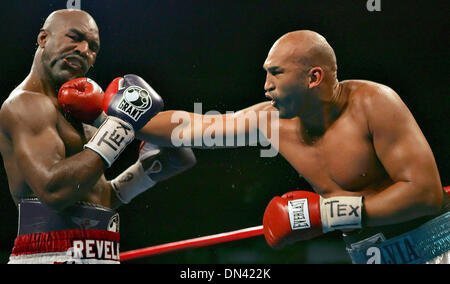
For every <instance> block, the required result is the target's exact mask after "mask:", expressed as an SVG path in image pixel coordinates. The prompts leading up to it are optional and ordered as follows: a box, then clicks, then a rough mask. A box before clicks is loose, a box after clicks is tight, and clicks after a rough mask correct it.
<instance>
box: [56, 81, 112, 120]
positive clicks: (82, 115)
mask: <svg viewBox="0 0 450 284" xmlns="http://www.w3.org/2000/svg"><path fill="white" fill-rule="evenodd" d="M103 97H104V93H103V90H102V88H101V87H100V86H99V85H97V83H95V82H94V81H92V80H91V79H89V78H77V79H73V80H70V81H69V82H67V83H65V84H64V85H62V87H61V88H60V89H59V92H58V102H59V105H60V106H61V108H62V109H63V110H64V111H65V112H67V113H69V114H70V115H72V116H73V117H74V118H75V119H77V120H79V121H81V122H83V123H87V124H92V123H93V122H94V121H95V119H97V117H98V116H99V115H100V114H101V113H102V105H103Z"/></svg>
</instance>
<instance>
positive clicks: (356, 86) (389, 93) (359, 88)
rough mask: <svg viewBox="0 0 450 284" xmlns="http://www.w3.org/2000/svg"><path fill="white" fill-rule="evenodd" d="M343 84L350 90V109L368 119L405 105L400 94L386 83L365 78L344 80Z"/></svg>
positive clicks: (348, 101) (348, 100)
mask: <svg viewBox="0 0 450 284" xmlns="http://www.w3.org/2000/svg"><path fill="white" fill-rule="evenodd" d="M343 85H344V88H346V89H347V90H348V99H347V104H348V109H349V110H350V111H352V112H356V113H358V114H362V115H365V116H366V118H367V119H370V118H371V117H373V115H374V114H381V113H382V112H384V111H388V110H390V109H392V110H393V109H399V108H400V109H401V108H404V107H405V106H404V103H403V102H402V100H401V98H400V96H399V95H398V94H397V93H396V92H395V91H394V90H393V89H391V88H390V87H388V86H386V85H383V84H379V83H375V82H372V81H363V80H351V81H344V82H343Z"/></svg>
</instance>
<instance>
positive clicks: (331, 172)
mask: <svg viewBox="0 0 450 284" xmlns="http://www.w3.org/2000/svg"><path fill="white" fill-rule="evenodd" d="M287 123H294V122H292V121H288V122H287ZM279 143H280V153H281V154H282V155H283V156H284V157H285V158H286V159H287V160H288V162H289V163H290V164H291V165H292V166H293V167H294V168H295V169H296V170H297V172H298V173H299V174H300V175H301V176H303V177H304V178H305V179H306V180H307V181H308V182H309V183H310V184H311V185H312V186H313V187H314V189H315V190H316V191H317V193H319V194H321V195H324V196H326V195H328V194H330V195H332V194H334V193H337V192H342V191H350V192H361V191H372V190H375V191H376V190H377V189H378V188H379V187H380V186H381V185H382V184H384V185H385V184H386V182H388V180H389V178H388V176H387V174H386V171H385V170H384V168H383V166H382V164H381V162H380V161H379V160H378V158H377V155H376V152H375V148H374V146H373V141H372V139H371V137H370V133H369V130H368V128H367V124H366V123H364V122H363V120H359V119H355V117H354V116H353V115H348V114H346V113H343V115H342V116H341V117H339V118H338V119H337V120H336V121H335V122H334V123H333V124H332V125H331V127H329V128H328V129H327V130H326V132H325V133H324V134H323V136H321V137H309V136H308V134H307V133H306V132H305V131H302V129H301V125H300V124H298V125H292V124H291V125H280V142H279ZM377 187H378V188H377Z"/></svg>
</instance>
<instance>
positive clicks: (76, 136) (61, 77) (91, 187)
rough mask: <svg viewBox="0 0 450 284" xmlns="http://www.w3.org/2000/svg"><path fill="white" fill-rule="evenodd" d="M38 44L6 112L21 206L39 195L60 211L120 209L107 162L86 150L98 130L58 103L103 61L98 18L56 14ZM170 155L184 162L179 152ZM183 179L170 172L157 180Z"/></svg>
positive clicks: (12, 182)
mask: <svg viewBox="0 0 450 284" xmlns="http://www.w3.org/2000/svg"><path fill="white" fill-rule="evenodd" d="M37 43H38V48H37V50H36V53H35V57H34V60H33V65H32V68H31V71H30V74H29V75H28V76H27V77H26V78H25V80H24V81H23V82H22V83H21V84H20V85H19V86H18V87H17V88H16V89H15V90H13V91H12V92H11V94H10V95H9V97H8V98H7V100H6V101H5V102H4V103H3V105H2V107H1V109H0V152H1V155H2V157H3V161H4V167H5V169H6V173H7V175H8V182H9V188H10V193H11V196H12V198H13V200H14V202H15V203H16V204H17V203H18V202H19V201H20V200H21V199H24V198H32V197H37V198H38V199H39V200H40V201H41V202H43V203H45V204H47V205H48V206H50V207H51V208H54V209H56V210H63V209H65V208H67V207H70V206H71V205H73V204H75V203H76V202H78V201H86V202H89V203H93V204H98V205H102V206H105V207H114V208H115V207H117V206H120V205H121V203H120V201H118V199H117V198H116V195H115V194H111V193H112V186H111V183H110V182H109V181H107V180H106V179H105V176H104V174H103V173H104V170H105V169H106V163H105V162H104V161H103V159H102V158H101V157H100V156H99V155H98V154H97V153H95V152H94V151H92V150H90V149H83V145H84V144H85V143H86V142H88V141H89V139H90V138H91V136H92V135H93V133H95V129H93V128H92V127H90V126H88V125H84V124H82V123H80V122H78V121H75V120H74V119H73V118H71V117H70V116H68V115H66V114H64V112H63V111H62V109H61V107H60V106H59V104H58V100H57V92H58V90H59V88H60V87H61V85H62V84H64V83H65V82H67V81H69V80H72V79H75V78H79V77H84V76H85V74H86V72H87V71H88V70H89V68H91V67H92V66H93V64H94V62H95V59H96V57H97V53H98V51H99V48H100V39H99V32H98V27H97V25H96V23H95V21H94V19H93V18H92V17H91V16H90V15H89V14H88V13H86V12H84V11H81V10H58V11H55V12H53V13H52V14H50V15H49V16H48V18H47V19H46V21H45V23H44V25H43V27H42V29H41V31H40V33H39V35H38V38H37ZM165 150H167V152H168V155H172V154H173V157H174V159H175V160H177V159H178V158H177V156H176V154H177V153H176V152H177V151H178V149H177V151H174V150H175V149H174V150H168V149H165ZM162 151H164V150H162ZM182 164H183V163H182ZM176 173H177V172H174V171H173V172H168V171H166V170H165V169H163V171H162V172H161V174H160V175H159V176H158V178H155V179H154V181H161V180H163V179H167V178H169V177H170V176H173V175H175V174H176Z"/></svg>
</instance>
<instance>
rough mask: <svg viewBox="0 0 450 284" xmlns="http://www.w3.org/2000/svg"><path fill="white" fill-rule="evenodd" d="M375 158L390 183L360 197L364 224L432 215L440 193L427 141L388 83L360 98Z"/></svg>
mask: <svg viewBox="0 0 450 284" xmlns="http://www.w3.org/2000/svg"><path fill="white" fill-rule="evenodd" d="M365 111H366V114H367V117H368V127H369V131H370V133H371V136H372V139H373V144H374V147H375V151H376V154H377V156H378V159H379V160H380V161H381V163H382V164H383V166H384V168H385V169H386V171H387V173H388V174H389V176H390V178H391V179H392V180H393V181H394V184H393V185H392V186H390V187H388V188H386V189H385V190H383V191H381V192H380V193H378V194H374V195H372V196H368V197H366V198H365V202H364V208H365V212H366V215H367V220H366V225H368V226H380V225H387V224H393V223H399V222H403V221H408V220H411V219H414V218H418V217H422V216H426V215H432V214H436V213H437V212H438V210H439V208H440V206H441V203H442V199H443V194H442V186H441V182H440V177H439V173H438V169H437V166H436V162H435V160H434V157H433V153H432V151H431V148H430V146H429V145H428V143H427V141H426V139H425V137H424V135H423V134H422V132H421V130H420V128H419V126H418V125H417V123H416V121H415V119H414V117H413V115H412V114H411V112H410V111H409V110H408V108H407V107H406V105H405V104H404V103H403V102H402V101H401V99H400V97H399V96H398V95H397V94H396V93H395V92H394V91H392V90H391V89H389V88H387V87H386V88H384V87H382V88H380V89H379V90H378V91H377V92H376V93H374V94H371V95H370V96H369V98H368V99H367V101H366V102H365Z"/></svg>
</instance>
